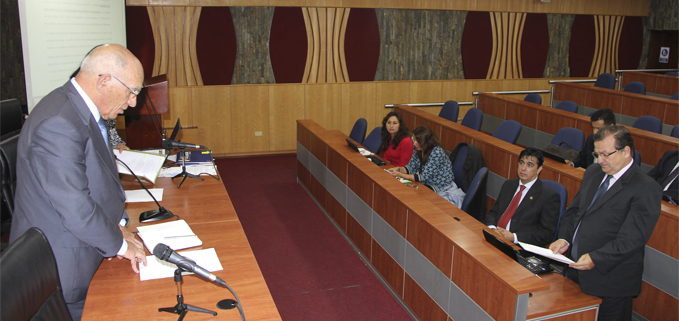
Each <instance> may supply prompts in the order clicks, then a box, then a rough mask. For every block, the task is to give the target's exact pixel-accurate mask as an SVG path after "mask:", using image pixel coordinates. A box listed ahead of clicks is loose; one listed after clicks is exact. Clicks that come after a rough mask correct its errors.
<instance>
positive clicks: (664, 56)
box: [660, 47, 670, 64]
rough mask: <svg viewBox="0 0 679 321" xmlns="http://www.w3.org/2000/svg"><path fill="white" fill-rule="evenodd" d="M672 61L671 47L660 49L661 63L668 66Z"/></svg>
mask: <svg viewBox="0 0 679 321" xmlns="http://www.w3.org/2000/svg"><path fill="white" fill-rule="evenodd" d="M668 61H670V47H660V62H661V63H664V64H666V63H667V62H668Z"/></svg>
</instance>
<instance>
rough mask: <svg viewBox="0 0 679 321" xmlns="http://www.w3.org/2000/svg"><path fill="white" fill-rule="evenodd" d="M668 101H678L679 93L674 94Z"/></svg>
mask: <svg viewBox="0 0 679 321" xmlns="http://www.w3.org/2000/svg"><path fill="white" fill-rule="evenodd" d="M670 99H674V100H679V92H676V93H674V95H672V97H670Z"/></svg>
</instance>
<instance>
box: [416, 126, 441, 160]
mask: <svg viewBox="0 0 679 321" xmlns="http://www.w3.org/2000/svg"><path fill="white" fill-rule="evenodd" d="M413 137H415V140H417V143H418V144H419V145H420V147H421V148H422V151H418V153H417V155H418V156H419V157H420V159H421V160H422V165H423V166H424V164H425V163H427V160H428V159H429V154H431V151H432V150H434V147H436V146H441V141H439V139H438V137H436V134H434V131H433V130H431V128H429V126H420V127H417V128H415V130H413Z"/></svg>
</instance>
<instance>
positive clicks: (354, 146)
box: [346, 138, 386, 166]
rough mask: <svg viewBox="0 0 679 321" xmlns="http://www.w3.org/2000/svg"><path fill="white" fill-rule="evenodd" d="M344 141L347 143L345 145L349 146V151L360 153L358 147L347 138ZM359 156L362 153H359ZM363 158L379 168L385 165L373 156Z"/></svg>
mask: <svg viewBox="0 0 679 321" xmlns="http://www.w3.org/2000/svg"><path fill="white" fill-rule="evenodd" d="M346 141H347V144H349V147H351V149H353V150H355V151H357V152H359V153H361V151H360V150H359V149H358V146H357V145H356V144H354V142H352V141H351V140H350V139H349V138H347V139H346ZM361 155H363V153H361ZM364 156H365V157H366V158H368V159H369V160H370V161H372V162H373V163H375V164H377V165H380V166H382V165H386V163H385V162H383V161H382V160H381V159H380V158H379V157H376V156H374V155H364Z"/></svg>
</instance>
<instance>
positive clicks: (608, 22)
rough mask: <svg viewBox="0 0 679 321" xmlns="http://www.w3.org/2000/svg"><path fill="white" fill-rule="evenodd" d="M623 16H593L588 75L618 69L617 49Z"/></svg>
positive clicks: (623, 20)
mask: <svg viewBox="0 0 679 321" xmlns="http://www.w3.org/2000/svg"><path fill="white" fill-rule="evenodd" d="M624 22H625V17H624V16H601V15H600V16H594V29H595V33H594V34H595V47H594V56H593V60H592V65H591V67H590V72H589V74H590V76H592V77H596V76H598V75H599V74H602V73H605V72H609V73H612V72H614V71H615V70H616V69H618V49H619V45H620V34H621V33H622V25H623V23H624Z"/></svg>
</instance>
